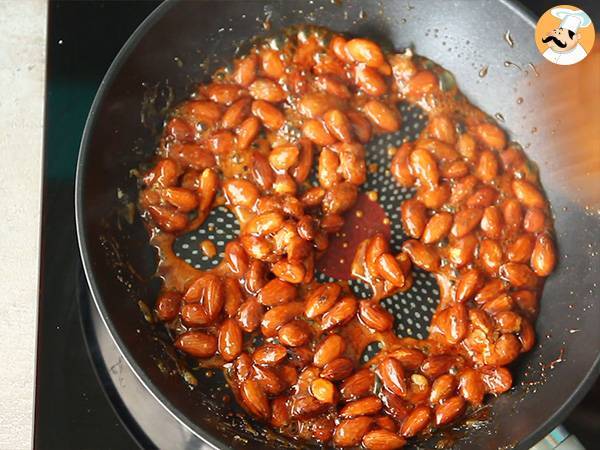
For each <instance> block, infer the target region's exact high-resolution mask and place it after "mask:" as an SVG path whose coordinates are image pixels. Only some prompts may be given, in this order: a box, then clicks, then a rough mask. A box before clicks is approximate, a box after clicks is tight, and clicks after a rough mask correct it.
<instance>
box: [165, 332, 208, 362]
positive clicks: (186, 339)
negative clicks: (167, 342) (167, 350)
mask: <svg viewBox="0 0 600 450" xmlns="http://www.w3.org/2000/svg"><path fill="white" fill-rule="evenodd" d="M175 347H177V348H178V349H179V350H181V351H182V352H184V353H187V354H188V355H191V356H195V357H196V358H209V357H211V356H213V355H214V354H215V353H216V352H217V338H215V337H214V336H212V335H210V334H206V333H202V332H200V331H188V332H186V333H183V334H180V335H179V336H178V337H177V339H176V340H175Z"/></svg>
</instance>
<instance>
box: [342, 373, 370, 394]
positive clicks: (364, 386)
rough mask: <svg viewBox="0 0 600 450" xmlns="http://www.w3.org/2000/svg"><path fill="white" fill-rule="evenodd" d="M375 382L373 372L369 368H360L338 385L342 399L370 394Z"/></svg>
mask: <svg viewBox="0 0 600 450" xmlns="http://www.w3.org/2000/svg"><path fill="white" fill-rule="evenodd" d="M374 384H375V374H374V373H373V372H371V371H370V370H369V369H361V370H359V371H358V372H356V373H355V374H354V375H351V376H349V377H348V378H346V379H345V380H344V382H343V383H342V384H341V386H340V393H341V395H342V398H343V399H344V400H353V399H356V398H360V397H364V396H365V395H367V394H370V393H371V392H372V390H373V386H374Z"/></svg>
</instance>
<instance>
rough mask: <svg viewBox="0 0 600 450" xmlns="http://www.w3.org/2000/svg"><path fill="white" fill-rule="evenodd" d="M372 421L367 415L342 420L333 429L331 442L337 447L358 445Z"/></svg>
mask: <svg viewBox="0 0 600 450" xmlns="http://www.w3.org/2000/svg"><path fill="white" fill-rule="evenodd" d="M372 423H373V419H372V418H371V417H367V416H360V417H355V418H353V419H345V420H342V421H341V422H340V423H339V424H338V426H337V427H336V429H335V434H334V435H333V443H334V444H335V445H336V446H337V447H353V446H355V445H359V444H360V442H361V440H362V438H363V436H364V435H365V434H366V433H367V431H368V430H369V428H370V426H371V424H372Z"/></svg>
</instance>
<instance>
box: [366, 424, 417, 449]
mask: <svg viewBox="0 0 600 450" xmlns="http://www.w3.org/2000/svg"><path fill="white" fill-rule="evenodd" d="M362 444H363V446H364V447H365V448H366V449H368V450H396V449H399V448H402V447H404V445H406V440H405V439H403V438H402V437H401V436H398V435H397V434H396V433H394V432H393V431H390V430H385V429H379V430H373V431H370V432H368V433H367V434H365V435H364V436H363V439H362Z"/></svg>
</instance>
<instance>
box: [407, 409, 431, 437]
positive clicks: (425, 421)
mask: <svg viewBox="0 0 600 450" xmlns="http://www.w3.org/2000/svg"><path fill="white" fill-rule="evenodd" d="M430 420H431V409H429V408H428V407H427V406H417V407H416V408H415V409H413V410H412V412H411V413H410V414H409V416H408V417H407V418H406V419H405V420H404V422H402V426H401V427H400V434H401V435H402V436H404V437H413V436H415V435H417V434H418V433H420V432H421V431H423V430H424V429H425V427H426V426H427V425H429V422H430Z"/></svg>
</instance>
